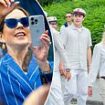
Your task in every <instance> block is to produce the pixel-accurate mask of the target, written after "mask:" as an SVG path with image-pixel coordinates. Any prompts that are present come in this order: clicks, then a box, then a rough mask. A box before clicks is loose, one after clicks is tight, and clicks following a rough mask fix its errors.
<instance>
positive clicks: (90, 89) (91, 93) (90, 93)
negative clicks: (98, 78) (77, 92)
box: [88, 86, 93, 96]
mask: <svg viewBox="0 0 105 105" xmlns="http://www.w3.org/2000/svg"><path fill="white" fill-rule="evenodd" d="M92 95H93V88H92V86H88V96H92Z"/></svg>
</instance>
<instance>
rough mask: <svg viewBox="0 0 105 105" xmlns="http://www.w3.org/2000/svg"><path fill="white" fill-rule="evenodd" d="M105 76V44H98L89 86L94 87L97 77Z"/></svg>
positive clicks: (95, 48)
mask: <svg viewBox="0 0 105 105" xmlns="http://www.w3.org/2000/svg"><path fill="white" fill-rule="evenodd" d="M98 73H99V77H101V76H105V44H103V43H102V42H101V43H98V44H96V45H95V47H94V50H93V57H92V65H91V69H90V73H89V86H93V84H94V82H95V80H96V77H97V75H98Z"/></svg>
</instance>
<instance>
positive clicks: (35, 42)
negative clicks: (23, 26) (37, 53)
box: [29, 15, 45, 47]
mask: <svg viewBox="0 0 105 105" xmlns="http://www.w3.org/2000/svg"><path fill="white" fill-rule="evenodd" d="M29 28H30V32H31V39H32V46H33V47H34V46H40V45H41V44H42V43H41V40H40V37H41V35H42V34H43V33H44V32H45V21H44V16H43V15H32V16H29Z"/></svg>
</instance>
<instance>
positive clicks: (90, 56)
mask: <svg viewBox="0 0 105 105" xmlns="http://www.w3.org/2000/svg"><path fill="white" fill-rule="evenodd" d="M91 62H92V51H91V47H89V48H88V52H87V66H88V72H89V69H90V65H91Z"/></svg>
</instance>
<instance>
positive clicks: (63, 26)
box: [60, 24, 71, 33]
mask: <svg viewBox="0 0 105 105" xmlns="http://www.w3.org/2000/svg"><path fill="white" fill-rule="evenodd" d="M70 25H71V24H68V26H67V27H69V26H70ZM67 27H65V25H62V26H61V28H60V33H63V32H64V31H65V29H66V28H67Z"/></svg>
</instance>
